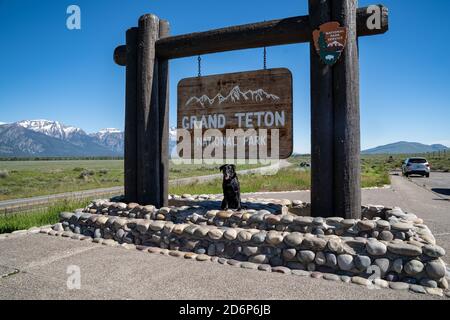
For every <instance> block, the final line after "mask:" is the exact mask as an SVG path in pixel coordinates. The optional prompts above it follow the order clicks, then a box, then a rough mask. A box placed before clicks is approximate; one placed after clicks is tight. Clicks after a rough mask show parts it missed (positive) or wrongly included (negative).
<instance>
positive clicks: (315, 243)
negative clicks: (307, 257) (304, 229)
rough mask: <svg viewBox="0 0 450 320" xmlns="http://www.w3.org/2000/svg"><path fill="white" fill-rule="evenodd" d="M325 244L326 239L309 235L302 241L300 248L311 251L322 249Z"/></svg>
mask: <svg viewBox="0 0 450 320" xmlns="http://www.w3.org/2000/svg"><path fill="white" fill-rule="evenodd" d="M326 246H327V241H326V240H324V239H321V238H316V237H311V238H305V239H303V241H302V244H301V248H302V249H305V250H312V251H323V249H325V247H326Z"/></svg>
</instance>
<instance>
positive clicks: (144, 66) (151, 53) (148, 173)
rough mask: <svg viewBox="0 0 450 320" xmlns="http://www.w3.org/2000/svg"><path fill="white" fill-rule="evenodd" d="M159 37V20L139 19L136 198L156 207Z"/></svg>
mask: <svg viewBox="0 0 450 320" xmlns="http://www.w3.org/2000/svg"><path fill="white" fill-rule="evenodd" d="M158 38H159V18H158V17H157V16H155V15H152V14H146V15H144V16H142V17H141V18H140V19H139V30H138V78H137V83H138V85H137V94H138V99H137V105H138V109H137V168H138V175H137V195H138V197H137V198H138V202H139V203H140V204H142V205H147V204H152V205H155V206H156V207H160V206H161V203H160V201H161V192H160V183H161V182H160V175H159V172H160V138H159V137H160V126H159V123H160V118H159V109H160V105H159V85H158V74H159V72H158V61H157V59H156V50H155V43H156V41H157V40H158ZM127 63H128V61H127Z"/></svg>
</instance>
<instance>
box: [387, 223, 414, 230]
mask: <svg viewBox="0 0 450 320" xmlns="http://www.w3.org/2000/svg"><path fill="white" fill-rule="evenodd" d="M391 228H392V230H397V231H402V232H406V231H409V230H411V229H412V228H414V226H413V225H412V224H411V223H405V222H396V223H393V224H391Z"/></svg>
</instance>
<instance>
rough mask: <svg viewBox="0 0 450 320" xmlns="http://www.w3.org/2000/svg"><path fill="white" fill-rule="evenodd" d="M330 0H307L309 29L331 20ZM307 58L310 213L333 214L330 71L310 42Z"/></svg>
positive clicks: (331, 79) (332, 120)
mask: <svg viewBox="0 0 450 320" xmlns="http://www.w3.org/2000/svg"><path fill="white" fill-rule="evenodd" d="M330 2H331V1H330V0H309V20H310V23H311V30H315V29H316V28H319V26H320V25H322V24H323V23H326V22H329V21H330V19H331V4H330ZM310 61H311V71H310V73H311V214H312V216H314V217H331V216H334V211H333V206H334V198H333V192H334V188H333V162H334V161H333V143H334V140H333V123H334V115H333V88H332V86H333V73H332V67H329V66H327V65H326V64H324V63H323V62H322V61H321V60H320V57H319V55H318V54H317V52H316V49H315V47H314V42H313V40H311V43H310Z"/></svg>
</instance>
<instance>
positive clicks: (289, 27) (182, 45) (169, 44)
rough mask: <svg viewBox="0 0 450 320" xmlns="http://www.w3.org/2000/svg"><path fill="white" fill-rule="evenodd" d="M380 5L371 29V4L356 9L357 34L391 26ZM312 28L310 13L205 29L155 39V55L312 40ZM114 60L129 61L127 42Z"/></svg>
mask: <svg viewBox="0 0 450 320" xmlns="http://www.w3.org/2000/svg"><path fill="white" fill-rule="evenodd" d="M379 7H380V8H381V28H380V29H373V30H372V29H369V28H368V27H367V20H368V19H369V17H370V16H371V13H368V10H367V9H368V8H367V7H366V8H359V9H358V10H357V31H358V36H359V37H361V36H371V35H377V34H383V33H386V32H387V31H388V29H389V12H388V9H387V8H386V7H385V6H383V5H379ZM311 36H312V30H311V26H310V19H309V16H299V17H292V18H286V19H280V20H272V21H266V22H259V23H252V24H246V25H240V26H233V27H227V28H222V29H216V30H211V31H206V32H196V33H190V34H185V35H179V36H173V37H167V38H164V39H160V40H158V41H157V42H156V55H157V56H158V57H159V58H162V59H177V58H184V57H190V56H196V55H203V54H209V53H217V52H224V51H231V50H242V49H252V48H259V47H269V46H276V45H285V44H293V43H306V42H310V41H311ZM114 61H115V62H116V63H117V64H118V65H121V66H125V65H126V46H125V45H122V46H119V47H117V48H116V50H115V51H114Z"/></svg>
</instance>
